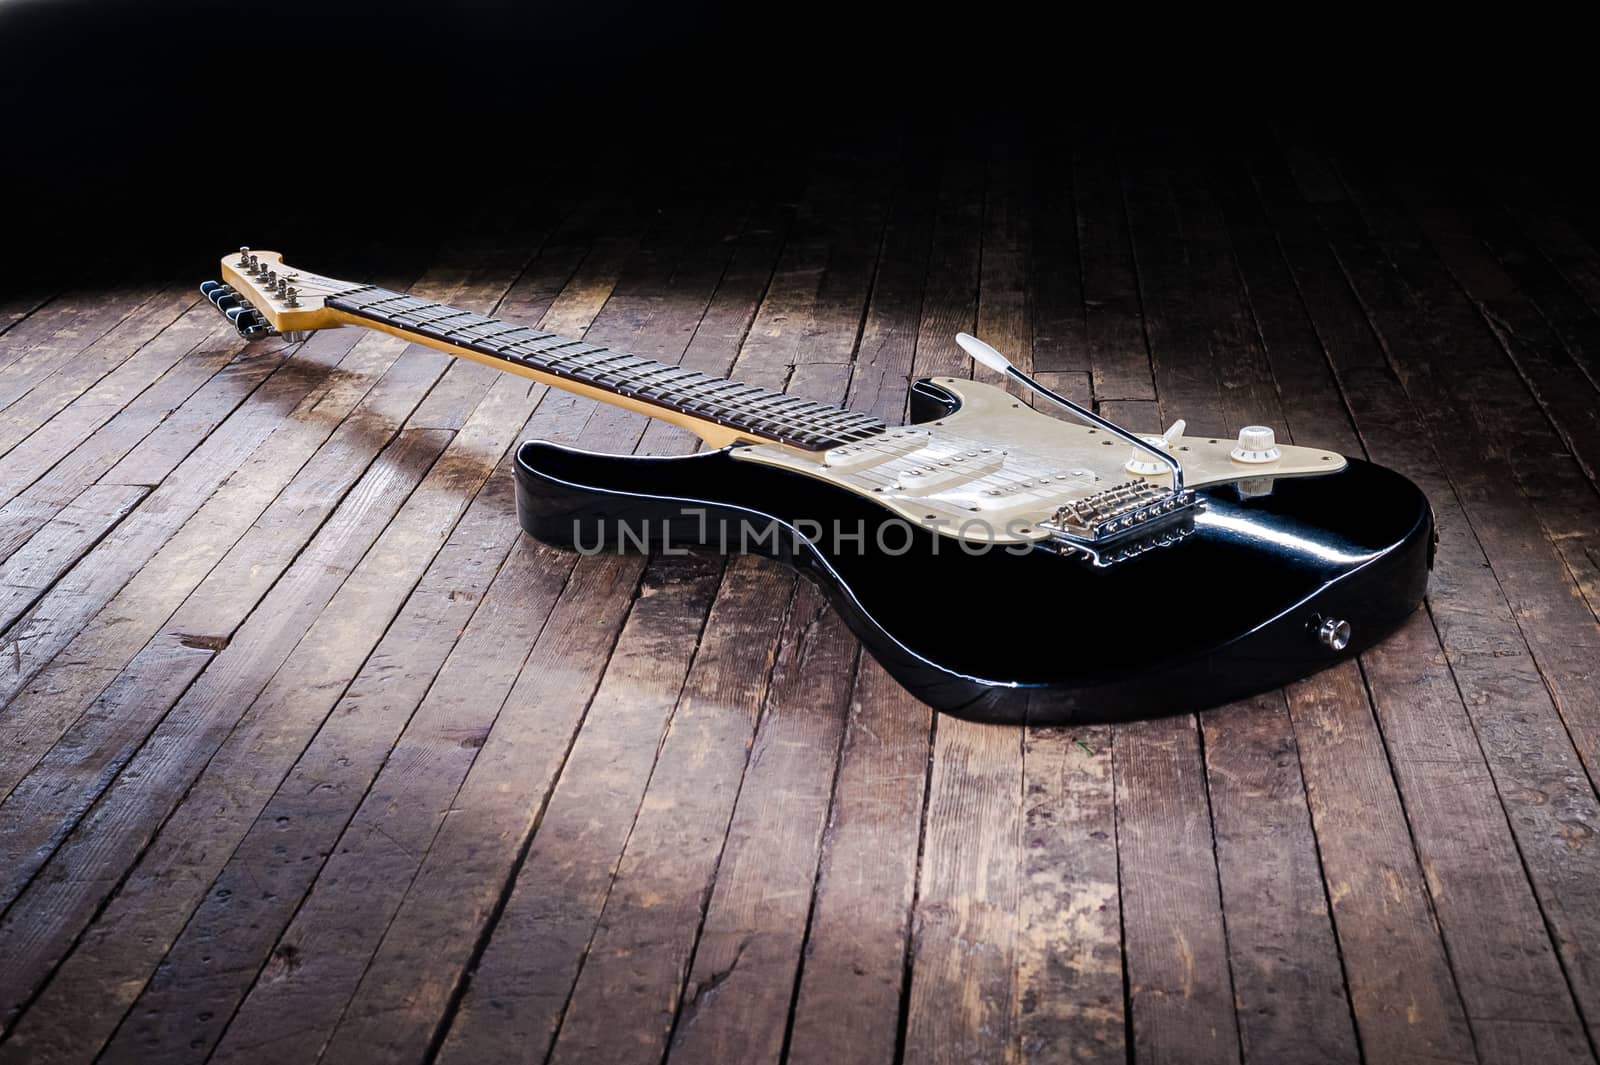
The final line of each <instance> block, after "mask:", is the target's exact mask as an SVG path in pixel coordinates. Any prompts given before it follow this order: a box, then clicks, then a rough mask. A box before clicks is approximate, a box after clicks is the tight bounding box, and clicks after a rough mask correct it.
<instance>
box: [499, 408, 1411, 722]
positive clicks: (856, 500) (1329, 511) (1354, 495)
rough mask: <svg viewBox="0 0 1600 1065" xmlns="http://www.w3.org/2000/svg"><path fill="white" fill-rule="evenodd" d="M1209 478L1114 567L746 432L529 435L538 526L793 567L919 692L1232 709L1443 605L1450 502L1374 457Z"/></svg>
mask: <svg viewBox="0 0 1600 1065" xmlns="http://www.w3.org/2000/svg"><path fill="white" fill-rule="evenodd" d="M915 395H916V396H917V397H918V398H917V401H916V402H915V403H914V406H913V414H914V420H927V419H931V418H934V417H939V416H943V415H945V414H947V413H949V411H950V406H949V401H948V399H949V397H948V393H944V392H943V390H941V389H939V388H938V387H937V386H934V385H930V384H928V383H926V382H919V384H918V388H917V391H916V393H915ZM1259 487H1260V486H1259V485H1257V486H1254V489H1255V490H1257V491H1258V490H1259ZM1199 491H1200V494H1201V495H1202V496H1203V497H1204V499H1205V504H1206V505H1205V510H1204V512H1203V513H1201V515H1200V516H1199V517H1198V518H1197V519H1196V523H1195V530H1194V533H1193V534H1192V535H1190V536H1188V537H1187V538H1186V539H1184V540H1182V541H1181V542H1180V543H1177V544H1175V545H1173V546H1170V547H1165V548H1160V549H1156V550H1152V551H1149V552H1147V553H1145V554H1143V555H1140V556H1138V557H1136V558H1132V559H1129V560H1127V561H1124V562H1119V563H1116V564H1113V565H1110V566H1103V567H1102V566H1096V565H1093V564H1091V563H1090V562H1088V561H1085V560H1083V559H1080V558H1073V557H1064V556H1062V555H1060V554H1057V553H1055V552H1053V551H1051V550H1047V549H1043V548H1037V547H1035V548H1028V549H1015V550H1007V549H1003V548H991V549H988V550H983V551H981V553H974V550H973V547H972V545H964V544H963V542H961V541H958V540H956V539H954V538H952V537H948V536H943V535H940V534H938V533H935V532H932V531H929V530H926V529H921V528H918V527H916V526H913V525H911V524H909V523H907V522H904V521H901V520H899V519H897V518H895V517H894V516H893V515H892V514H890V513H889V512H888V511H886V510H884V509H882V508H881V507H879V506H877V505H876V504H875V503H873V502H872V501H871V500H868V499H865V498H863V497H861V496H858V495H856V494H854V493H852V492H850V491H847V490H845V489H843V488H839V487H836V486H834V485H831V484H828V483H826V482H823V481H819V480H816V479H813V478H811V477H807V476H804V475H802V474H796V473H790V472H788V471H785V470H780V469H774V468H772V467H770V466H765V465H761V464H757V463H752V462H744V461H739V460H737V459H735V458H733V457H732V453H731V449H724V450H721V451H710V452H704V453H701V454H697V455H693V456H689V457H684V458H632V457H619V456H612V455H598V454H591V453H587V452H581V451H575V450H572V449H569V448H564V447H560V446H557V445H554V444H547V443H542V442H536V441H530V442H528V443H525V444H523V445H522V446H521V448H520V449H519V450H518V452H517V509H518V515H519V517H520V519H521V523H522V526H523V528H524V529H526V530H527V531H528V532H529V533H530V534H532V535H533V536H535V537H537V538H539V539H540V540H543V541H545V542H548V543H552V544H555V545H559V546H564V547H573V548H577V549H579V550H583V551H615V550H628V549H638V548H640V547H644V548H647V549H659V548H662V547H668V546H670V547H681V546H692V547H699V548H710V549H722V550H744V551H750V552H758V553H762V554H766V555H768V556H769V557H772V558H775V559H778V560H779V561H782V562H785V563H788V564H790V565H792V566H794V567H796V568H797V569H799V570H800V571H801V572H802V573H804V574H806V575H807V576H809V577H811V578H812V579H813V580H815V581H816V582H817V583H818V584H819V585H820V586H821V587H822V588H823V589H824V590H825V591H826V593H827V594H828V596H829V598H830V600H831V601H832V602H833V604H834V606H835V607H836V608H837V609H838V610H839V611H840V613H841V614H842V615H843V616H844V618H845V619H846V620H847V621H848V623H849V625H850V627H851V629H852V630H853V631H854V632H855V633H856V635H857V636H859V637H860V639H861V641H862V643H863V644H865V645H866V647H867V648H868V649H869V650H870V651H871V652H872V654H873V655H874V656H875V657H876V658H877V659H878V660H879V661H880V662H881V663H883V665H884V666H885V668H887V669H888V671H889V672H890V673H891V674H892V675H893V676H894V677H895V678H896V679H897V680H898V681H899V682H900V683H901V684H903V685H904V686H905V687H906V688H907V689H908V690H909V691H910V692H912V693H913V694H914V695H916V696H917V697H918V698H920V699H922V700H923V701H925V702H927V703H928V704H929V705H931V706H933V707H935V708H936V709H938V710H942V711H945V712H947V713H951V714H956V715H959V716H962V717H967V718H973V719H976V720H982V721H998V722H1010V723H1031V724H1067V723H1072V724H1078V723H1087V722H1098V721H1118V720H1127V719H1130V718H1139V717H1150V716H1154V715H1159V714H1165V713H1174V712H1180V711H1188V710H1196V709H1201V708H1203V707H1207V706H1214V705H1216V704H1218V703H1223V702H1227V701H1230V700H1233V699H1236V698H1239V697H1241V696H1244V695H1248V694H1250V693H1253V692H1258V691H1262V690H1266V689H1270V688H1275V687H1278V686H1280V685H1282V684H1284V683H1287V682H1288V681H1291V680H1294V679H1296V678H1299V677H1303V676H1305V675H1307V674H1309V673H1313V672H1315V671H1317V670H1319V669H1322V668H1324V667H1326V666H1328V665H1330V664H1331V663H1333V662H1335V661H1338V660H1340V659H1342V658H1346V657H1349V656H1350V655H1353V654H1355V653H1356V652H1358V651H1360V650H1361V649H1363V648H1365V647H1367V646H1370V645H1371V644H1372V643H1374V642H1376V641H1377V640H1379V639H1381V638H1382V637H1383V636H1384V635H1385V634H1386V633H1388V632H1390V631H1392V630H1393V629H1394V628H1395V627H1396V626H1397V625H1399V624H1400V623H1401V622H1402V621H1403V620H1404V619H1405V618H1406V617H1407V616H1408V615H1409V614H1410V613H1411V612H1412V611H1413V610H1415V609H1416V607H1417V605H1418V604H1419V603H1420V602H1421V600H1422V596H1423V592H1424V590H1425V589H1426V585H1427V575H1428V570H1429V568H1430V566H1431V564H1432V556H1433V543H1434V536H1433V517H1432V512H1431V510H1430V508H1429V506H1428V501H1427V499H1426V498H1425V497H1424V496H1423V494H1422V493H1421V491H1419V490H1418V489H1417V488H1416V486H1415V485H1413V484H1412V483H1411V482H1410V481H1408V480H1406V479H1405V478H1404V477H1402V476H1400V475H1399V474H1397V473H1394V472H1392V471H1390V470H1388V469H1385V468H1384V467H1381V466H1375V465H1372V464H1370V463H1366V462H1361V461H1359V460H1353V459H1352V460H1350V462H1349V465H1348V466H1347V467H1346V468H1345V469H1343V470H1341V471H1340V472H1337V473H1332V474H1324V475H1318V476H1307V477H1285V478H1278V479H1277V480H1276V481H1275V482H1274V483H1273V484H1272V487H1271V490H1270V491H1269V492H1266V493H1265V494H1254V491H1252V487H1251V486H1248V485H1247V487H1246V489H1245V490H1244V491H1241V488H1240V486H1239V485H1238V484H1217V485H1211V486H1207V487H1204V488H1201V489H1200V490H1199ZM840 533H842V535H837V534H840ZM858 534H859V535H858ZM1330 620H1332V621H1333V622H1335V623H1337V622H1346V623H1348V625H1349V640H1348V644H1347V645H1345V646H1342V647H1340V648H1339V649H1335V648H1334V647H1332V646H1330V645H1329V643H1328V642H1325V641H1324V640H1322V639H1320V638H1319V635H1318V633H1319V630H1320V629H1321V628H1322V627H1323V625H1324V623H1326V622H1328V621H1330ZM1333 642H1335V643H1337V642H1338V641H1333Z"/></svg>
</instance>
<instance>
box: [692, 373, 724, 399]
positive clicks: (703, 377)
mask: <svg viewBox="0 0 1600 1065" xmlns="http://www.w3.org/2000/svg"><path fill="white" fill-rule="evenodd" d="M694 376H695V377H697V378H698V380H696V381H695V382H694V383H693V384H691V385H689V386H688V387H687V388H685V389H684V390H683V394H684V398H685V399H688V400H698V399H699V398H701V396H697V395H695V392H696V390H702V389H703V390H704V391H703V392H702V393H701V395H707V394H710V393H711V392H715V391H717V389H718V388H719V387H721V386H726V385H730V384H732V383H733V382H732V381H729V380H728V379H727V378H725V377H712V376H711V375H709V374H703V373H699V372H698V371H696V372H695V375H694Z"/></svg>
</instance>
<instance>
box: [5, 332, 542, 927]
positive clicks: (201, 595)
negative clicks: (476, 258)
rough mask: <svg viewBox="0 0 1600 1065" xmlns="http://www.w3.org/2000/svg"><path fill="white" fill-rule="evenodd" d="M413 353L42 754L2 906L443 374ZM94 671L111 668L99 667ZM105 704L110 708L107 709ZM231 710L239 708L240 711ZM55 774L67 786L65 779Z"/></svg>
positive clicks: (15, 812) (15, 818)
mask: <svg viewBox="0 0 1600 1065" xmlns="http://www.w3.org/2000/svg"><path fill="white" fill-rule="evenodd" d="M416 354H417V355H418V356H420V357H419V358H416V359H414V360H412V362H411V365H412V369H411V370H410V371H408V372H407V373H402V374H399V375H398V376H394V378H393V381H394V385H393V386H392V387H391V388H389V389H387V390H381V391H380V390H375V391H374V392H373V393H372V396H376V397H380V398H387V404H386V405H378V404H375V405H374V406H373V407H371V408H369V409H366V410H363V409H361V408H358V409H357V413H356V415H355V416H354V417H353V418H352V419H351V420H350V421H348V422H346V423H345V424H344V425H342V426H341V427H340V429H339V430H338V431H337V432H336V433H335V434H334V435H333V436H332V438H331V439H330V441H329V443H328V445H327V446H326V447H324V448H323V449H322V450H320V451H319V452H318V454H317V455H316V456H315V457H314V458H313V459H312V460H311V461H310V462H309V463H308V464H307V466H306V467H305V468H304V470H303V471H301V473H300V474H298V475H297V476H296V477H295V479H294V480H292V481H290V483H289V484H288V486H287V487H286V489H285V491H284V492H283V494H282V495H280V496H279V497H278V498H277V499H276V500H274V501H273V503H272V505H271V506H270V507H268V508H267V510H266V511H265V512H264V513H263V515H262V517H261V518H260V519H259V521H258V522H257V524H256V525H255V526H253V527H252V528H251V529H250V530H249V531H248V532H247V533H245V535H244V536H243V537H241V538H240V539H239V541H238V542H237V543H236V544H235V545H233V547H232V548H231V549H230V550H229V552H228V554H227V555H226V556H224V557H223V558H222V560H221V561H220V562H219V563H218V564H217V567H216V568H215V569H213V570H212V571H211V572H210V573H209V574H206V575H205V579H204V581H202V582H201V583H200V584H199V586H198V588H197V589H196V592H195V593H194V594H193V595H191V596H190V597H189V598H188V599H186V600H185V601H184V604H183V606H182V607H181V608H179V609H178V611H177V612H176V613H174V614H172V615H171V617H170V619H161V618H154V619H151V620H153V621H155V622H156V624H158V625H162V627H164V628H165V630H166V631H165V632H164V633H163V634H161V635H158V636H155V637H154V638H152V639H151V640H150V642H148V643H147V644H146V646H145V647H144V648H143V649H141V650H140V651H139V652H138V653H137V654H136V655H135V656H134V657H133V658H132V660H131V662H130V664H129V665H128V666H127V668H126V669H124V670H122V671H121V672H120V673H119V674H118V675H117V676H116V677H115V679H114V680H113V681H112V682H111V684H110V686H109V687H108V688H106V689H105V690H104V691H103V692H102V693H101V694H100V696H99V697H98V703H97V712H94V713H91V714H90V715H88V716H87V717H86V719H85V722H84V727H82V728H78V729H75V730H74V731H73V732H71V733H69V735H68V738H67V741H66V743H65V745H64V746H62V747H61V748H59V749H58V750H57V751H56V752H55V753H54V755H53V756H51V757H47V758H46V759H45V761H44V762H43V763H42V764H41V765H40V767H39V768H38V769H37V770H36V771H34V772H33V773H31V774H30V776H29V777H28V778H26V779H25V780H24V781H23V782H22V783H20V784H19V785H18V788H17V790H16V791H14V792H13V794H12V796H11V798H10V799H9V800H8V801H7V803H6V805H5V806H4V807H0V820H5V821H7V823H14V824H16V825H17V830H16V832H15V833H12V834H11V836H10V838H9V839H8V854H9V855H11V856H13V857H14V859H15V861H14V863H13V865H12V867H11V868H10V869H8V875H7V878H6V879H5V880H4V881H3V882H0V898H4V899H6V900H7V901H9V900H10V899H11V898H12V897H14V891H15V890H16V887H18V886H20V884H21V882H22V881H23V879H25V878H26V877H27V876H29V875H30V874H31V872H32V870H33V869H35V868H37V865H36V864H35V863H37V862H38V861H40V860H43V859H44V858H45V857H46V856H47V855H48V853H49V851H50V849H51V848H52V847H53V845H54V842H55V841H57V840H59V839H60V838H62V836H63V834H64V833H65V832H66V831H68V830H69V829H70V828H71V825H72V823H73V820H74V819H75V817H76V816H77V815H78V814H80V813H81V812H82V811H83V810H84V809H86V808H87V805H88V803H90V802H92V801H94V799H95V797H96V796H97V795H98V794H99V792H100V790H101V789H102V788H104V787H105V786H107V784H109V782H110V781H111V779H113V777H114V776H115V774H116V773H117V772H119V771H120V768H121V766H122V764H123V763H124V762H125V761H126V759H127V758H128V757H129V756H130V755H131V754H132V753H133V751H134V750H135V749H136V748H137V747H138V745H139V744H140V743H142V742H143V741H144V738H145V736H146V735H148V730H149V729H150V727H152V726H153V725H154V723H155V722H156V721H158V720H159V719H160V718H161V717H162V715H164V714H165V712H166V709H167V708H168V707H169V706H171V705H172V702H173V701H174V700H176V699H178V698H179V696H180V695H182V694H183V693H184V690H185V688H186V686H187V685H188V684H189V683H190V681H191V680H192V679H193V678H194V677H195V676H196V675H197V674H198V673H199V672H200V671H201V670H202V669H205V668H206V667H207V665H208V663H209V661H210V659H209V657H208V655H209V653H210V651H213V650H216V649H217V648H218V647H219V646H222V645H225V644H226V643H227V642H228V639H229V637H230V636H231V634H232V633H233V631H234V629H235V628H236V627H237V626H238V625H239V624H240V623H241V622H242V621H243V619H244V618H245V616H246V615H247V614H248V613H249V611H250V610H251V609H252V608H253V607H254V606H255V605H256V604H257V602H258V601H260V597H261V596H262V595H263V594H265V593H266V592H267V589H268V588H269V587H271V586H272V584H273V582H274V581H275V580H276V579H277V577H278V575H279V574H281V573H283V572H285V569H286V567H289V566H290V563H291V561H294V560H295V558H296V553H297V551H298V549H299V547H300V546H301V545H303V544H304V543H306V542H307V541H308V540H309V539H310V538H311V537H312V535H313V533H316V532H317V531H318V527H319V526H320V525H321V523H322V521H323V520H324V519H325V518H326V517H327V516H328V514H329V513H330V512H331V511H332V510H333V508H334V507H335V505H337V504H338V503H339V502H340V500H341V498H342V497H343V496H344V494H345V492H346V491H348V490H349V489H350V486H351V484H352V483H354V482H355V479H356V477H357V476H358V474H359V473H360V472H361V471H362V470H363V469H365V467H366V466H367V464H368V463H369V462H371V461H372V458H373V456H374V455H375V454H376V453H377V451H378V449H379V448H380V447H381V446H383V445H384V444H385V443H386V442H387V441H388V440H389V438H390V436H391V435H392V434H393V433H394V432H395V431H396V430H397V429H398V428H399V427H400V426H401V425H402V424H403V422H404V421H405V419H406V417H407V416H408V415H409V414H410V412H411V410H412V409H413V407H414V406H415V404H416V403H417V402H418V401H419V400H420V399H421V397H422V394H423V393H424V392H425V391H426V390H427V389H428V387H429V386H430V385H431V384H432V383H433V382H434V381H435V380H436V379H437V378H438V376H439V373H440V371H441V370H442V369H444V367H443V365H442V363H443V361H444V360H442V359H440V358H438V357H436V356H435V355H434V354H433V353H426V354H424V353H423V352H422V350H421V349H418V351H417V353H416ZM446 376H447V377H448V371H446ZM481 394H482V393H481V391H479V392H478V393H477V395H481ZM462 401H463V402H471V403H475V401H476V396H475V395H472V394H471V393H468V394H467V395H464V396H463V397H462ZM518 420H519V421H520V419H518ZM441 446H442V445H441ZM144 572H148V569H146V570H145V571H144ZM141 575H142V574H141ZM335 587H337V585H335ZM330 592H331V589H330ZM325 601H326V600H324V602H325ZM313 616H314V615H313ZM163 622H164V624H163ZM302 632H303V630H302ZM279 638H283V637H279ZM295 638H298V636H296V637H295ZM289 646H290V647H292V646H293V644H292V643H290V644H289ZM285 651H287V648H285ZM197 652H198V653H197ZM102 668H108V669H114V667H113V666H110V665H109V664H106V665H105V666H103V667H102ZM269 675H270V674H269ZM257 690H259V689H257ZM252 694H254V693H252ZM111 708H116V710H117V712H116V713H115V714H113V713H111V712H110V710H111ZM236 709H238V710H241V711H242V709H243V707H242V706H240V707H237V708H236ZM86 745H89V746H92V748H93V749H94V750H95V755H94V756H93V757H90V758H85V757H83V755H82V750H83V748H84V747H85V746H86ZM62 775H66V776H67V777H69V778H70V779H71V780H72V781H74V783H73V784H72V785H71V786H63V785H62V784H61V783H60V780H59V778H60V777H61V776H62ZM41 803H42V804H43V805H42V806H41V805H40V804H41ZM47 811H52V812H53V813H47ZM23 855H29V857H28V858H26V859H24V858H23V857H22V856H23Z"/></svg>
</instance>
